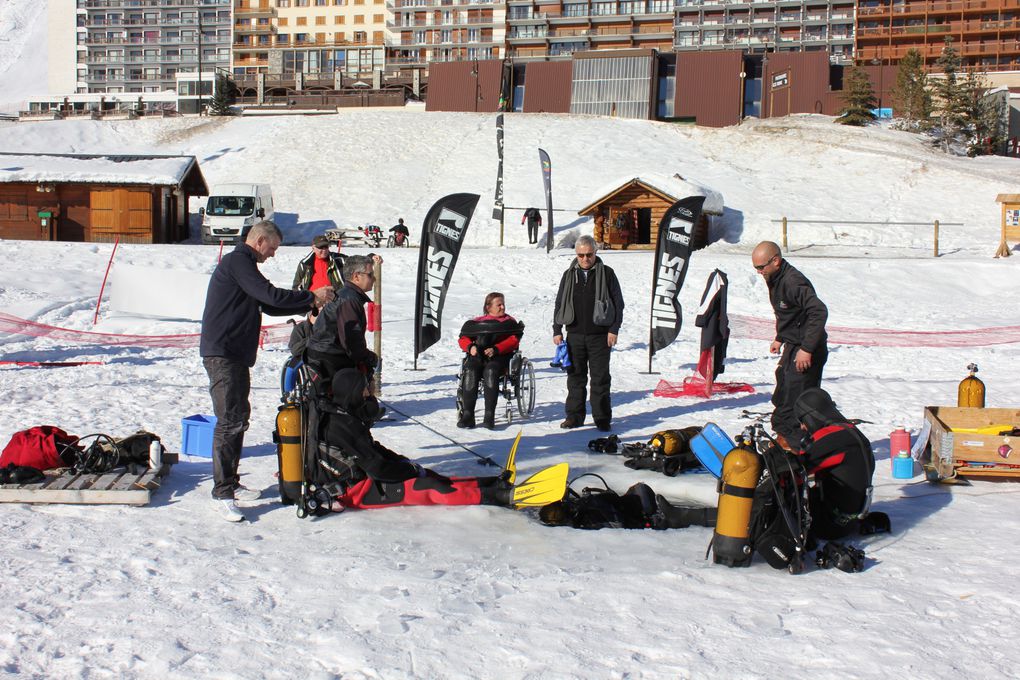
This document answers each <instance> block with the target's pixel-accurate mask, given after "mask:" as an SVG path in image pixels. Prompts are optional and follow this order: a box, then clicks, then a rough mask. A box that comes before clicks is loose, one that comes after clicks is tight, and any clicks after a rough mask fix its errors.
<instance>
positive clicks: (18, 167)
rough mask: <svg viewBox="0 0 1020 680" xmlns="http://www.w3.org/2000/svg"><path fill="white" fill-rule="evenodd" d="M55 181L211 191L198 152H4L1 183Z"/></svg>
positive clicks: (194, 192)
mask: <svg viewBox="0 0 1020 680" xmlns="http://www.w3.org/2000/svg"><path fill="white" fill-rule="evenodd" d="M10 182H51V183H60V184H66V183H89V184H144V185H159V186H177V185H182V184H185V183H186V186H185V188H186V189H187V190H188V193H190V194H192V195H201V196H204V195H206V194H208V193H209V190H208V187H207V186H206V183H205V178H203V177H202V172H201V171H200V170H199V168H198V162H197V161H196V160H195V157H194V156H133V155H122V154H118V155H101V156H100V155H82V154H46V153H0V183H10Z"/></svg>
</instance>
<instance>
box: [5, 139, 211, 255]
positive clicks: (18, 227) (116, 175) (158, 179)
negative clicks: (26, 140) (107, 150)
mask: <svg viewBox="0 0 1020 680" xmlns="http://www.w3.org/2000/svg"><path fill="white" fill-rule="evenodd" d="M208 193H209V189H208V187H207V186H206V183H205V178H203V177H202V172H201V170H199V167H198V161H197V160H196V159H195V157H194V156H128V155H107V156H98V155H72V154H34V153H0V238H6V239H23V240H33V241H104V242H108V241H114V240H116V239H120V240H121V241H124V242H127V243H173V242H176V241H183V240H184V239H186V238H188V199H189V198H190V197H191V196H206V195H208Z"/></svg>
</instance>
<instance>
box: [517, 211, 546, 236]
mask: <svg viewBox="0 0 1020 680" xmlns="http://www.w3.org/2000/svg"><path fill="white" fill-rule="evenodd" d="M524 222H527V223H528V243H538V228H539V227H541V226H542V213H541V212H539V210H538V208H528V209H527V210H525V211H524V217H522V218H521V224H523V223H524Z"/></svg>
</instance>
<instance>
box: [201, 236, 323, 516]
mask: <svg viewBox="0 0 1020 680" xmlns="http://www.w3.org/2000/svg"><path fill="white" fill-rule="evenodd" d="M282 240H283V235H282V234H281V233H280V229H279V228H278V227H277V226H276V225H275V224H274V223H272V222H269V221H263V222H259V223H257V224H256V225H255V226H253V227H252V228H251V231H249V232H248V235H247V237H246V238H245V241H244V243H241V244H239V245H238V246H237V247H236V248H235V249H234V250H233V251H231V252H230V253H227V254H226V255H224V256H223V259H222V260H220V263H219V264H218V265H217V266H216V270H215V271H214V272H213V274H212V277H211V278H210V280H209V290H208V292H207V293H206V298H205V310H204V312H203V314H202V335H201V341H200V344H199V354H201V356H202V364H203V366H204V367H205V370H206V373H207V374H208V375H209V394H210V395H211V396H212V402H213V413H214V414H215V415H216V427H215V429H214V430H213V491H212V495H213V499H215V503H216V508H217V510H218V511H219V512H220V514H222V515H223V517H224V518H225V519H226V520H228V521H230V522H240V521H241V520H243V519H244V518H245V517H244V514H243V513H242V512H241V511H240V510H238V508H237V505H235V503H234V501H235V499H236V500H241V501H250V500H256V499H257V498H259V496H260V495H261V492H260V491H258V490H256V489H249V488H247V487H245V486H242V485H241V482H240V477H239V476H238V474H237V469H238V464H239V463H240V461H241V449H242V448H243V446H244V432H245V430H247V429H248V418H249V416H250V415H251V404H250V403H249V401H248V396H249V393H250V392H251V367H252V366H254V365H255V357H256V354H257V353H258V347H259V334H260V332H261V330H260V329H261V326H262V314H271V315H275V316H290V315H293V314H303V313H306V312H308V311H310V310H311V309H313V308H314V307H315V306H321V305H324V304H326V302H328V301H329V300H331V299H332V298H333V288H332V287H331V286H325V287H323V288H320V289H319V290H316V291H315V292H309V291H307V290H287V289H286V288H277V287H276V286H274V285H273V284H272V283H270V282H269V280H268V279H266V277H264V276H263V275H262V273H261V272H260V271H259V269H258V265H259V264H261V263H263V262H265V261H266V260H268V259H269V258H271V257H273V255H275V254H276V250H277V248H279V247H280V242H281V241H282Z"/></svg>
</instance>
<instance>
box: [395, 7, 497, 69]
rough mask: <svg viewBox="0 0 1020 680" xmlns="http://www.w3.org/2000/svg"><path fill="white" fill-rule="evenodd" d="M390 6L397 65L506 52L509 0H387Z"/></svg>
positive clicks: (465, 58)
mask: <svg viewBox="0 0 1020 680" xmlns="http://www.w3.org/2000/svg"><path fill="white" fill-rule="evenodd" d="M386 7H387V8H388V9H389V11H390V14H391V15H392V18H391V19H390V21H389V24H388V26H389V29H390V32H391V33H392V34H393V42H392V44H391V46H390V49H389V57H388V60H387V61H388V62H389V64H390V65H392V66H394V67H397V68H400V67H405V66H425V65H426V64H428V63H429V62H444V61H474V60H486V59H502V58H503V57H505V56H506V53H505V39H506V3H505V2H496V1H493V0H387V3H386Z"/></svg>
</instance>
